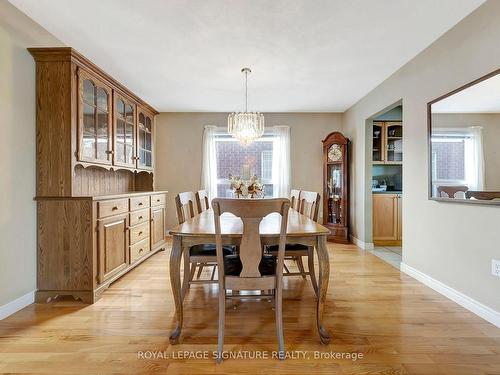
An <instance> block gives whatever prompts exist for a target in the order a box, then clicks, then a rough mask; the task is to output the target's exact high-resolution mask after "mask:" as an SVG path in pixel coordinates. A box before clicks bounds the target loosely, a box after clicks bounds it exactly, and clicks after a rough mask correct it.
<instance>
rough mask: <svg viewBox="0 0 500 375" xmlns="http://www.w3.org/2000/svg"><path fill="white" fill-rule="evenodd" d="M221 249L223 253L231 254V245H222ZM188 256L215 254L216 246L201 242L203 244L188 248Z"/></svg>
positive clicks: (232, 249) (232, 250) (232, 248)
mask: <svg viewBox="0 0 500 375" xmlns="http://www.w3.org/2000/svg"><path fill="white" fill-rule="evenodd" d="M222 250H223V251H224V255H231V254H233V253H234V247H233V246H223V247H222ZM189 255H190V256H217V248H216V247H215V244H203V245H194V246H191V248H190V249H189Z"/></svg>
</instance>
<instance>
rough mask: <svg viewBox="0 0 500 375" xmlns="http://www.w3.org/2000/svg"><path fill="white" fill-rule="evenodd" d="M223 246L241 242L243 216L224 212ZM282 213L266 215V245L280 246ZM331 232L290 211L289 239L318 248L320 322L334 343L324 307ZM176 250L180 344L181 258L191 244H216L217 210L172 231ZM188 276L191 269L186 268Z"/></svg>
mask: <svg viewBox="0 0 500 375" xmlns="http://www.w3.org/2000/svg"><path fill="white" fill-rule="evenodd" d="M220 222H221V233H222V242H223V245H238V244H239V242H240V240H241V237H242V234H243V223H242V221H241V219H240V218H238V217H236V216H234V215H232V214H230V213H224V214H223V215H222V216H221V218H220ZM280 223H281V216H280V215H279V214H278V213H272V214H269V215H267V216H266V217H264V218H263V219H262V221H261V223H260V228H259V229H260V237H261V243H262V245H276V244H278V242H279V236H280ZM329 233H330V231H329V230H328V229H327V228H325V227H324V226H322V225H321V224H319V223H317V222H315V221H314V220H312V219H310V218H309V217H307V216H305V215H303V214H301V213H300V212H298V211H297V210H294V209H290V210H289V211H288V226H287V235H286V242H287V243H293V244H302V245H306V246H313V247H314V248H315V249H316V252H317V255H318V263H319V273H318V295H317V298H316V325H317V329H318V334H319V338H320V340H321V342H322V343H323V344H327V343H329V342H330V335H329V333H328V331H327V329H326V328H325V327H324V324H323V310H324V306H325V302H326V294H327V290H328V281H329V278H330V261H329V255H328V247H327V236H328V234H329ZM170 235H171V236H172V240H173V241H172V251H171V253H170V282H171V285H172V293H173V297H174V303H175V320H176V326H175V329H174V330H173V331H172V333H171V335H170V343H171V344H177V343H178V342H179V337H180V335H181V331H182V325H183V321H184V316H183V300H184V296H183V292H182V284H181V259H182V255H183V253H185V252H186V253H187V252H189V249H190V247H191V246H194V245H199V244H214V243H215V226H214V213H213V211H212V209H208V210H205V211H203V212H202V213H200V214H198V215H196V216H194V217H192V218H190V219H188V220H186V221H185V222H184V223H182V224H179V225H177V226H175V227H174V228H172V229H171V230H170ZM184 268H185V270H184V277H186V276H187V275H188V274H189V270H188V269H186V266H185V267H184Z"/></svg>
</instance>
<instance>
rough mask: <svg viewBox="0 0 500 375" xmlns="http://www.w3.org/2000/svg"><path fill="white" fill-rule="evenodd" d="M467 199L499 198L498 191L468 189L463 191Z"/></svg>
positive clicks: (499, 193) (499, 192)
mask: <svg viewBox="0 0 500 375" xmlns="http://www.w3.org/2000/svg"><path fill="white" fill-rule="evenodd" d="M465 196H466V197H467V199H471V198H474V199H478V200H487V201H489V200H492V199H500V191H474V190H469V191H467V192H466V193H465Z"/></svg>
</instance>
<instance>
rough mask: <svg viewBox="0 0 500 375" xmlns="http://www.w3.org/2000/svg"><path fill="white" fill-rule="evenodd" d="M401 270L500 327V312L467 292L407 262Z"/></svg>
mask: <svg viewBox="0 0 500 375" xmlns="http://www.w3.org/2000/svg"><path fill="white" fill-rule="evenodd" d="M401 272H404V273H406V274H407V275H408V276H411V277H413V278H414V279H416V280H418V281H420V282H421V283H423V284H425V285H427V286H428V287H429V288H431V289H434V290H435V291H436V292H438V293H440V294H442V295H443V296H445V297H447V298H449V299H451V300H452V301H454V302H456V303H458V304H459V305H460V306H462V307H464V308H466V309H467V310H469V311H471V312H473V313H474V314H476V315H478V316H480V317H481V318H483V319H484V320H487V321H488V322H490V323H491V324H493V325H495V326H497V327H499V328H500V312H498V311H495V310H493V309H492V308H490V307H488V306H486V305H483V304H482V303H481V302H478V301H476V300H475V299H472V298H470V297H469V296H466V295H465V294H463V293H461V292H459V291H458V290H455V289H453V288H451V287H449V286H448V285H446V284H443V283H442V282H441V281H438V280H436V279H434V278H432V277H430V276H429V275H426V274H425V273H423V272H420V271H419V270H416V269H415V268H413V267H410V266H409V265H407V264H405V263H401Z"/></svg>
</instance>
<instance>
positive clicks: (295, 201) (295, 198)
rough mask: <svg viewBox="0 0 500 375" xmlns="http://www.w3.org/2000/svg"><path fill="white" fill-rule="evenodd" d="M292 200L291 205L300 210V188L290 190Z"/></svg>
mask: <svg viewBox="0 0 500 375" xmlns="http://www.w3.org/2000/svg"><path fill="white" fill-rule="evenodd" d="M290 202H291V203H290V207H291V208H293V209H294V210H297V211H298V210H299V204H300V190H296V189H293V190H292V191H290Z"/></svg>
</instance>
